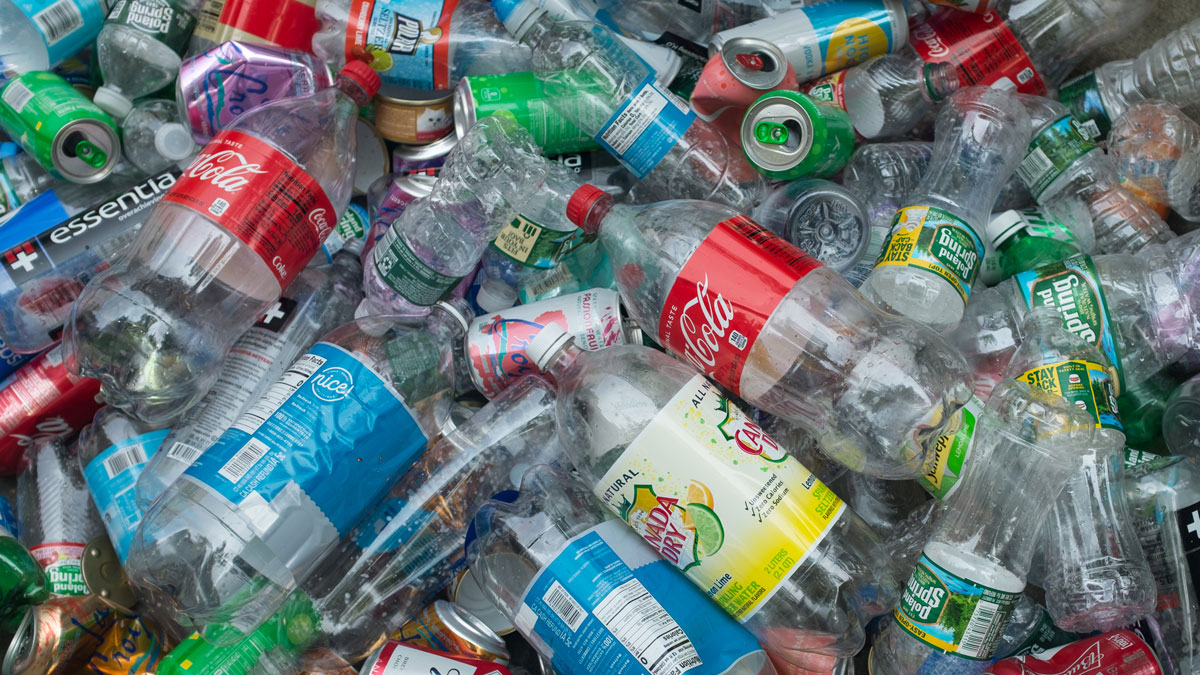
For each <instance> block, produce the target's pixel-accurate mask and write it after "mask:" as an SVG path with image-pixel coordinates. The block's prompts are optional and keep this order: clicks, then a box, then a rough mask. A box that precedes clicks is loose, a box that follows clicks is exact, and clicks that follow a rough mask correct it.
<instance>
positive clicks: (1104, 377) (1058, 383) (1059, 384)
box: [1017, 359, 1125, 431]
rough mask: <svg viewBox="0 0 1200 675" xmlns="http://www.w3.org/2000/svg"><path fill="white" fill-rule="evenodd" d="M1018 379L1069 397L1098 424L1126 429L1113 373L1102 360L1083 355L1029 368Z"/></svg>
mask: <svg viewBox="0 0 1200 675" xmlns="http://www.w3.org/2000/svg"><path fill="white" fill-rule="evenodd" d="M1017 379H1018V380H1021V381H1022V382H1027V383H1028V384H1029V386H1031V387H1037V388H1039V389H1042V390H1044V391H1047V392H1049V393H1051V394H1056V395H1058V396H1061V397H1063V398H1065V399H1067V401H1069V402H1070V403H1071V404H1072V405H1074V406H1075V407H1077V408H1079V409H1080V410H1082V411H1083V412H1086V413H1087V414H1088V415H1089V416H1091V418H1092V419H1093V420H1095V421H1096V426H1097V427H1103V428H1105V429H1116V430H1117V431H1124V429H1125V427H1123V426H1122V425H1121V418H1120V417H1118V414H1119V411H1118V410H1117V395H1116V393H1115V392H1114V390H1113V389H1114V388H1113V382H1112V377H1111V376H1110V375H1109V372H1108V370H1107V369H1106V368H1105V367H1104V366H1102V365H1100V364H1098V363H1095V362H1093V361H1084V360H1082V359H1071V360H1067V361H1057V362H1055V363H1047V364H1046V365H1044V366H1040V367H1038V368H1034V369H1032V370H1029V371H1026V372H1025V373H1023V374H1021V375H1020V376H1019V377H1018V378H1017Z"/></svg>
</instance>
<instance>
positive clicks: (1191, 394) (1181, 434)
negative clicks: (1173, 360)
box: [1162, 376, 1200, 456]
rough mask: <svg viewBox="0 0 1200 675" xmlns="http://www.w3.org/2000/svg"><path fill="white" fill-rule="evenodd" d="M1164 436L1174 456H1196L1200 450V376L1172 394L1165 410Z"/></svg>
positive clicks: (1163, 419)
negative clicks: (1199, 449)
mask: <svg viewBox="0 0 1200 675" xmlns="http://www.w3.org/2000/svg"><path fill="white" fill-rule="evenodd" d="M1162 434H1163V440H1164V441H1165V442H1166V444H1167V449H1168V450H1170V451H1171V454H1172V455H1186V456H1196V454H1197V452H1196V451H1197V449H1198V448H1200V376H1196V377H1193V378H1192V379H1190V380H1188V381H1187V382H1184V383H1183V384H1181V385H1179V387H1178V388H1177V389H1176V390H1175V391H1173V392H1171V396H1170V397H1169V398H1168V399H1167V406H1166V408H1165V409H1164V410H1163V417H1162Z"/></svg>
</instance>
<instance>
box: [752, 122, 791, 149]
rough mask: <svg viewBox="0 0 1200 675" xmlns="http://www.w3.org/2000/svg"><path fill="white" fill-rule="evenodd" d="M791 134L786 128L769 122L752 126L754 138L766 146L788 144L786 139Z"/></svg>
mask: <svg viewBox="0 0 1200 675" xmlns="http://www.w3.org/2000/svg"><path fill="white" fill-rule="evenodd" d="M789 136H791V134H790V133H789V132H788V129H787V127H785V126H784V125H782V124H779V123H778V122H769V121H766V120H763V121H761V122H759V123H758V124H756V125H754V137H755V138H756V139H758V142H759V143H765V144H767V145H784V144H786V143H787V142H788V137H789Z"/></svg>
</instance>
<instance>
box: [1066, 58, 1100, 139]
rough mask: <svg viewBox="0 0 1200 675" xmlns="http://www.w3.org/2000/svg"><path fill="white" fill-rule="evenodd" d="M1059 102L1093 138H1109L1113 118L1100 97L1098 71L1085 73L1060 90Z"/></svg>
mask: <svg viewBox="0 0 1200 675" xmlns="http://www.w3.org/2000/svg"><path fill="white" fill-rule="evenodd" d="M1058 100H1059V101H1061V102H1062V103H1063V104H1064V105H1066V106H1067V108H1069V109H1070V110H1071V114H1072V115H1074V116H1075V119H1077V120H1080V124H1082V125H1083V127H1084V128H1085V129H1086V130H1087V132H1088V134H1089V136H1090V137H1091V138H1096V139H1100V138H1107V137H1108V132H1109V131H1111V130H1112V122H1113V121H1112V117H1110V116H1109V114H1108V109H1107V108H1106V107H1105V106H1104V99H1102V98H1101V97H1100V88H1099V87H1098V86H1097V84H1096V71H1094V70H1093V71H1091V72H1088V73H1084V74H1083V75H1080V76H1079V77H1077V78H1075V79H1073V80H1071V81H1070V82H1067V83H1066V84H1064V85H1062V86H1061V87H1059V88H1058Z"/></svg>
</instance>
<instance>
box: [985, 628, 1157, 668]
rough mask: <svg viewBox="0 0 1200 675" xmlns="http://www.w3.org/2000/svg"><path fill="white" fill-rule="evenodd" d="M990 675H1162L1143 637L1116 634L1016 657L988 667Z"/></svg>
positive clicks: (1116, 632)
mask: <svg viewBox="0 0 1200 675" xmlns="http://www.w3.org/2000/svg"><path fill="white" fill-rule="evenodd" d="M984 672H985V673H990V674H991V675H1061V674H1062V673H1070V675H1101V673H1103V675H1162V673H1163V669H1162V666H1161V665H1160V664H1159V662H1158V656H1156V655H1155V654H1154V650H1152V649H1151V648H1150V646H1149V645H1148V644H1146V641H1145V640H1144V639H1142V637H1141V636H1140V635H1138V634H1137V633H1135V632H1133V631H1130V630H1114V631H1110V632H1108V633H1104V634H1102V635H1096V636H1093V637H1089V638H1084V639H1082V640H1079V641H1078V642H1072V643H1071V644H1069V645H1063V646H1062V647H1055V648H1054V649H1048V650H1046V651H1044V652H1042V653H1041V654H1038V655H1036V656H1034V655H1032V654H1029V655H1025V656H1014V657H1012V658H1009V659H1001V660H1000V661H997V662H996V663H993V664H992V665H991V666H989V667H988V669H987V670H986V671H984Z"/></svg>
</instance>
